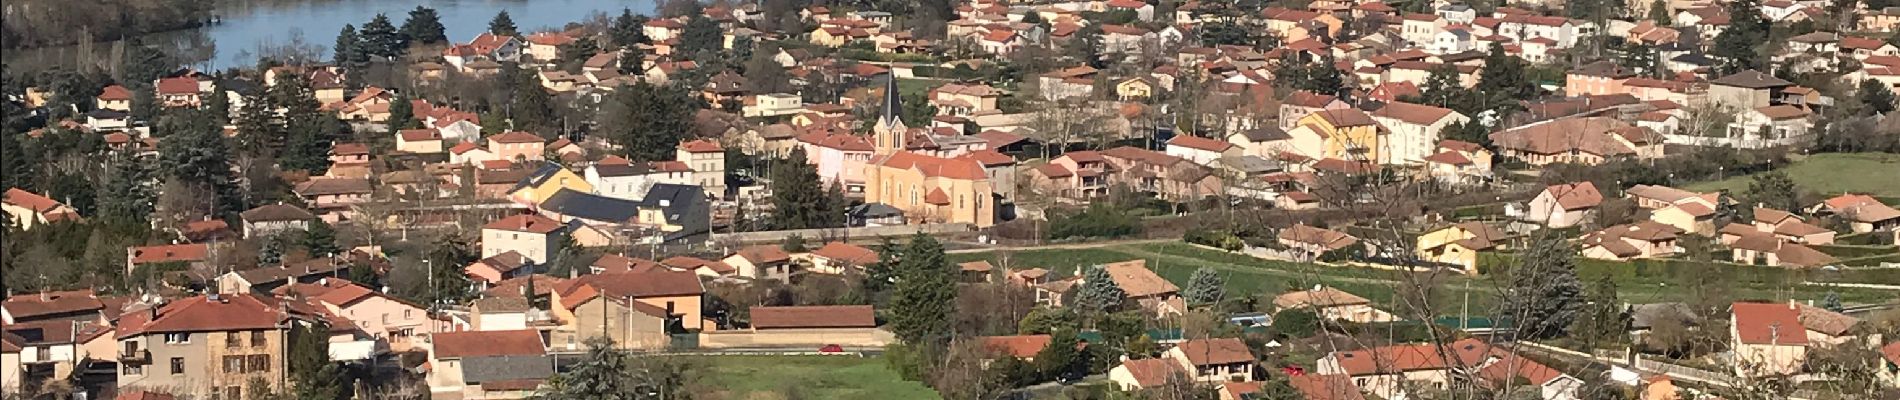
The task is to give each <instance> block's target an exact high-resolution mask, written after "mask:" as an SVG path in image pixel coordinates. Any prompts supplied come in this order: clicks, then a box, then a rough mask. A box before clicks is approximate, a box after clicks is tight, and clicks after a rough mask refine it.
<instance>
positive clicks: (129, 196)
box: [98, 152, 158, 225]
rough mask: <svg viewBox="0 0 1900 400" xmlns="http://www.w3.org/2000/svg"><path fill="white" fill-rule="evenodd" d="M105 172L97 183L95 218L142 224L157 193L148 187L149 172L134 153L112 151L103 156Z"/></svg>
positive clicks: (149, 181) (150, 211)
mask: <svg viewBox="0 0 1900 400" xmlns="http://www.w3.org/2000/svg"><path fill="white" fill-rule="evenodd" d="M106 160H107V161H106V165H107V168H109V171H110V172H109V173H108V174H107V175H106V180H105V182H104V183H102V184H101V185H99V196H98V198H99V218H101V219H104V220H105V221H108V223H113V224H131V225H145V224H146V218H148V217H149V216H150V215H151V213H152V205H153V204H155V202H156V201H157V199H158V193H157V192H155V191H153V190H152V184H151V182H152V171H151V169H150V168H149V167H147V163H145V162H141V160H139V159H138V158H137V156H135V155H132V154H128V153H123V152H114V153H112V154H111V155H109V156H107V158H106Z"/></svg>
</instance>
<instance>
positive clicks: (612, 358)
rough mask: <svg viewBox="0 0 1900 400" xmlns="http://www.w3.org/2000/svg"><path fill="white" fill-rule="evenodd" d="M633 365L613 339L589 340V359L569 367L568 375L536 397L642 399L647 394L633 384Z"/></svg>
mask: <svg viewBox="0 0 1900 400" xmlns="http://www.w3.org/2000/svg"><path fill="white" fill-rule="evenodd" d="M631 370H632V368H631V365H630V363H629V362H628V360H627V354H626V353H625V352H622V351H621V350H620V349H616V348H614V343H613V341H612V340H610V339H608V338H607V337H605V336H595V337H592V338H588V339H587V356H586V357H585V358H582V359H581V360H580V362H579V363H575V364H574V365H573V366H572V367H569V368H568V370H567V372H563V373H561V374H560V375H557V376H555V377H554V379H550V380H549V382H548V385H547V386H545V387H543V388H542V389H541V391H540V392H539V393H536V394H535V395H534V398H536V399H548V400H555V399H559V400H568V399H572V400H635V399H641V398H642V396H640V395H641V394H642V393H644V391H640V390H637V388H636V386H637V383H636V382H633V380H632V379H630V378H632V375H630V374H629V373H630V372H632V371H631Z"/></svg>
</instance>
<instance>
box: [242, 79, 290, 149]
mask: <svg viewBox="0 0 1900 400" xmlns="http://www.w3.org/2000/svg"><path fill="white" fill-rule="evenodd" d="M276 114H277V113H276V112H273V107H271V100H270V98H269V97H266V96H263V95H261V94H246V95H244V104H242V105H240V106H238V115H237V120H236V121H234V122H235V123H236V124H237V134H238V136H237V140H238V144H239V146H238V148H239V149H240V151H242V152H244V154H245V155H248V156H252V157H260V156H276V154H277V152H279V151H282V150H283V147H284V141H283V128H282V127H281V126H279V125H278V123H277V119H276Z"/></svg>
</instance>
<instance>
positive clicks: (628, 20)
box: [608, 8, 651, 49]
mask: <svg viewBox="0 0 1900 400" xmlns="http://www.w3.org/2000/svg"><path fill="white" fill-rule="evenodd" d="M646 23H647V18H646V16H644V15H635V14H634V13H633V10H629V9H625V8H622V9H620V16H618V17H614V25H613V28H612V29H611V30H609V32H608V37H610V38H612V42H613V45H614V47H618V48H623V49H624V48H628V47H634V46H636V45H640V44H644V43H647V42H649V41H651V39H648V38H647V34H646V31H645V30H643V29H641V27H642V26H645V25H646Z"/></svg>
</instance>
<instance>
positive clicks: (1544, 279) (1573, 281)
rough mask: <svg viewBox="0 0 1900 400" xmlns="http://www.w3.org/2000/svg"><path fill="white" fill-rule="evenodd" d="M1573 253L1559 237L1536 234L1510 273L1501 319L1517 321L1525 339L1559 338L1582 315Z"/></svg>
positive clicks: (1579, 285)
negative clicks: (1505, 316) (1509, 284)
mask: <svg viewBox="0 0 1900 400" xmlns="http://www.w3.org/2000/svg"><path fill="white" fill-rule="evenodd" d="M1576 254H1577V252H1576V249H1575V248H1573V246H1572V245H1571V244H1570V242H1568V241H1565V240H1564V239H1563V237H1561V236H1559V235H1558V234H1556V233H1551V232H1548V231H1544V232H1539V233H1538V234H1537V237H1536V238H1534V239H1533V240H1532V244H1531V248H1530V249H1528V251H1526V252H1525V253H1524V254H1523V255H1522V256H1520V258H1519V260H1518V265H1517V266H1516V267H1515V268H1513V269H1511V271H1510V272H1509V273H1510V282H1511V287H1510V289H1509V290H1508V291H1507V292H1505V293H1504V295H1505V298H1504V299H1502V300H1503V303H1504V306H1505V311H1506V313H1505V315H1508V316H1509V317H1510V318H1512V319H1513V320H1515V321H1518V325H1519V326H1518V332H1519V334H1521V335H1524V336H1525V337H1529V338H1540V339H1541V338H1552V337H1561V336H1563V335H1564V334H1565V333H1567V331H1568V330H1569V327H1570V325H1571V323H1572V322H1574V321H1576V319H1577V316H1578V314H1580V313H1582V312H1583V306H1584V302H1583V284H1582V283H1581V282H1579V281H1578V280H1577V268H1576V260H1575V259H1573V258H1572V257H1575V256H1576Z"/></svg>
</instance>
